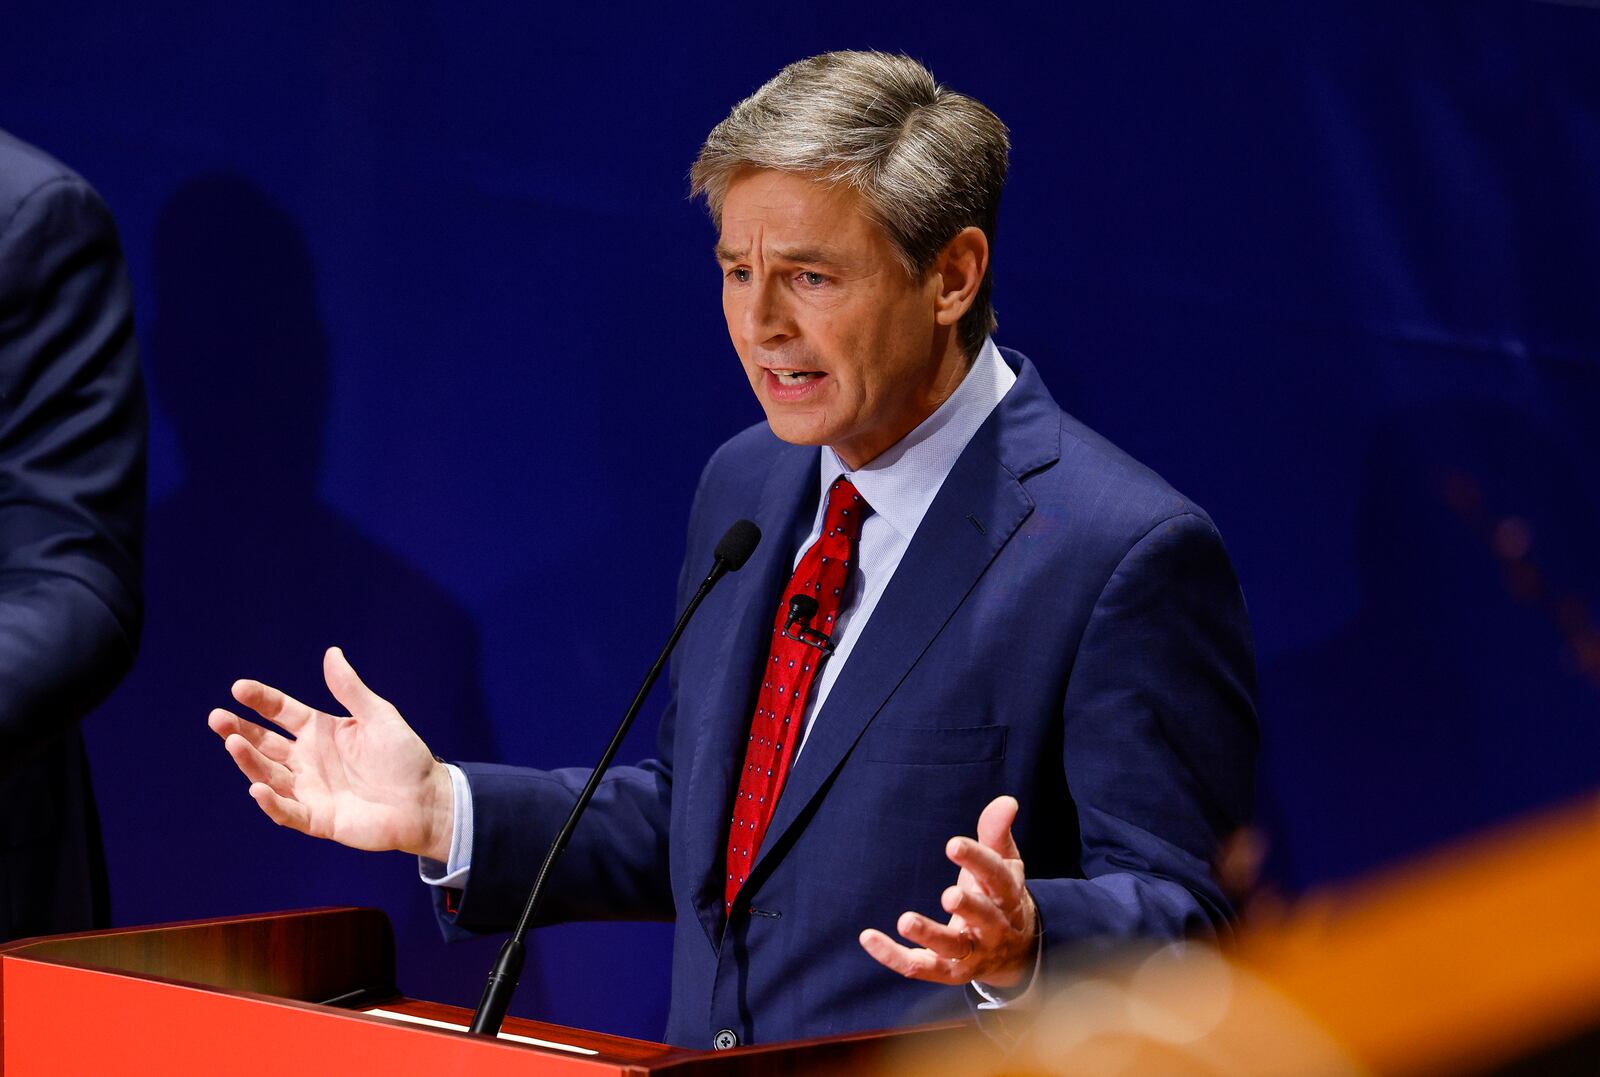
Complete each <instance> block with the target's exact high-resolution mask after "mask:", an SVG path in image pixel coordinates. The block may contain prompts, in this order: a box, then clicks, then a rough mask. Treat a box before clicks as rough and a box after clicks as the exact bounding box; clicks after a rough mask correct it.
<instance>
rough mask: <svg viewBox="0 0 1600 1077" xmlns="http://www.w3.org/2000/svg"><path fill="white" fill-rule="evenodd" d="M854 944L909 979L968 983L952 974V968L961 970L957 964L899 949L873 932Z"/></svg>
mask: <svg viewBox="0 0 1600 1077" xmlns="http://www.w3.org/2000/svg"><path fill="white" fill-rule="evenodd" d="M857 941H859V942H860V943H861V948H862V949H863V950H865V951H866V952H867V953H868V954H869V955H870V956H871V957H872V959H873V960H874V961H876V962H877V963H878V964H880V965H882V966H883V967H884V968H887V969H890V970H892V971H894V972H898V973H899V974H900V975H902V976H904V977H907V978H908V979H912V980H927V981H929V982H931V983H941V984H960V983H966V982H967V977H966V976H965V975H964V974H962V973H961V972H960V971H952V968H954V969H956V970H959V969H960V968H961V966H960V965H959V964H957V963H955V962H953V961H950V960H948V959H946V958H942V957H940V956H939V955H938V954H936V953H934V952H933V951H932V950H927V949H920V950H913V949H911V948H909V947H906V946H901V945H900V944H899V943H898V942H895V941H894V940H893V939H891V938H890V937H889V936H887V935H885V934H884V933H883V932H881V931H878V930H876V929H874V928H870V927H869V928H867V930H865V931H863V932H862V933H861V934H860V935H859V936H858V937H857Z"/></svg>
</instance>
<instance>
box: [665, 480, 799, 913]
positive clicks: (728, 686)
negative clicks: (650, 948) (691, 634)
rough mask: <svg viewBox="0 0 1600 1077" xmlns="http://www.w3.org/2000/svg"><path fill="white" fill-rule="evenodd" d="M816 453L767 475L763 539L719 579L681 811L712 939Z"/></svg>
mask: <svg viewBox="0 0 1600 1077" xmlns="http://www.w3.org/2000/svg"><path fill="white" fill-rule="evenodd" d="M817 455H818V454H817V450H809V451H806V450H796V451H790V452H785V453H783V454H781V455H780V457H779V460H778V463H777V464H776V465H775V466H774V467H773V468H772V470H771V472H770V473H769V474H768V477H767V480H766V483H765V486H764V488H763V490H762V495H761V500H760V504H759V506H758V507H757V510H756V513H755V521H756V525H757V526H758V527H760V528H761V534H762V541H761V544H760V545H759V546H758V547H757V548H756V552H755V554H754V555H753V556H752V557H751V559H750V561H749V562H748V563H747V564H746V565H745V566H744V568H743V569H742V570H740V571H739V572H738V573H737V574H735V575H734V577H733V579H731V580H729V581H727V584H725V585H724V586H727V585H728V584H731V585H732V586H733V588H734V595H733V600H732V602H731V603H730V605H729V607H728V608H729V609H730V611H731V623H730V624H729V625H728V626H727V628H726V629H724V630H723V641H722V643H721V645H720V647H719V648H718V650H717V653H716V657H715V660H714V663H713V664H712V667H711V675H710V684H711V685H712V688H711V689H710V691H709V692H708V693H707V700H708V702H707V703H706V705H705V710H704V711H703V712H701V713H698V714H696V715H695V716H694V717H693V719H692V720H693V721H694V722H695V724H696V729H697V735H696V738H695V747H694V752H693V755H692V760H691V764H690V772H689V788H688V798H687V806H686V812H685V822H686V823H687V826H686V828H685V829H686V830H687V834H688V839H687V841H685V842H684V843H683V847H684V855H685V865H684V866H685V872H686V874H685V876H684V877H685V878H688V879H693V880H695V881H696V890H695V893H694V906H695V914H696V916H697V917H698V918H699V920H700V923H701V925H702V926H703V927H704V928H705V932H706V937H707V938H708V939H709V940H710V941H711V943H712V945H716V944H717V942H718V940H719V939H720V938H721V935H722V898H723V881H722V877H721V875H720V871H721V863H722V856H723V853H724V851H725V850H724V847H725V846H726V844H727V841H728V813H729V810H730V807H731V805H732V803H733V787H734V779H735V776H736V774H737V772H738V769H739V763H740V761H741V760H742V759H743V758H744V741H745V738H746V737H747V736H748V735H749V732H750V712H751V708H752V707H754V706H755V682H756V677H757V672H758V668H759V667H760V665H761V661H762V659H763V658H765V657H766V654H767V648H768V645H769V642H770V640H769V637H770V635H771V632H772V619H773V617H774V616H776V614H777V606H776V603H777V601H778V596H779V593H780V590H781V589H782V587H783V585H784V582H785V581H786V580H788V578H789V574H790V572H791V569H792V566H791V562H792V561H793V560H794V552H795V550H796V548H798V546H799V544H800V543H801V542H803V541H804V540H805V537H806V535H807V534H808V533H809V532H810V529H811V524H812V522H813V519H814V517H815V515H816V506H817V497H818V489H817V483H818V479H817V474H818V472H817V467H818V465H817ZM686 717H688V716H686V715H685V716H681V717H680V721H681V720H684V718H686Z"/></svg>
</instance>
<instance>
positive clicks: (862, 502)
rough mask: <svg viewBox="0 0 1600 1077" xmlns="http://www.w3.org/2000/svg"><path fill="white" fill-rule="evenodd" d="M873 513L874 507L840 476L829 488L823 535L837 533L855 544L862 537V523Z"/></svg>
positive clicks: (823, 518)
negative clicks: (845, 536) (848, 537)
mask: <svg viewBox="0 0 1600 1077" xmlns="http://www.w3.org/2000/svg"><path fill="white" fill-rule="evenodd" d="M871 512H872V506H871V505H869V504H867V500H866V498H864V497H862V496H861V495H860V494H859V493H857V492H856V488H855V485H854V484H852V483H851V481H850V480H849V479H847V478H844V477H843V476H840V477H839V478H837V479H834V480H833V485H832V486H830V487H828V508H827V511H826V512H824V513H823V517H822V533H823V534H825V535H826V534H831V533H833V532H835V531H837V532H839V533H840V534H843V535H848V536H850V540H851V541H852V542H854V541H855V540H856V539H859V538H860V537H861V521H863V520H865V519H866V518H867V516H868V514H870V513H871Z"/></svg>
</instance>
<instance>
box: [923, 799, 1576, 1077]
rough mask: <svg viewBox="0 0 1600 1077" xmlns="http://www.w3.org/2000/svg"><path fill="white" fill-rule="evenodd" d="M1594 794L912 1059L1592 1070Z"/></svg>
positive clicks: (1092, 979)
mask: <svg viewBox="0 0 1600 1077" xmlns="http://www.w3.org/2000/svg"><path fill="white" fill-rule="evenodd" d="M1597 895H1600V799H1597V798H1588V799H1585V800H1584V801H1582V802H1580V803H1578V804H1576V805H1574V806H1571V807H1568V808H1565V809H1562V810H1559V811H1555V812H1551V813H1549V814H1545V815H1541V816H1538V817H1536V818H1533V819H1531V820H1527V821H1524V822H1521V823H1517V824H1513V825H1510V826H1507V827H1504V828H1500V829H1497V830H1495V831H1493V832H1491V833H1489V834H1487V835H1485V836H1483V837H1481V838H1478V839H1476V840H1473V841H1470V842H1466V843H1463V844H1460V845H1457V846H1453V847H1450V848H1447V849H1444V850H1441V851H1439V852H1436V853H1433V854H1431V855H1429V856H1427V857H1425V858H1423V859H1421V860H1418V861H1416V862H1413V863H1411V864H1408V865H1406V866H1403V867H1401V868H1397V869H1395V870H1392V871H1390V872H1386V873H1384V874H1382V875H1379V876H1376V877H1374V878H1372V879H1371V880H1368V881H1366V882H1363V883H1358V884H1353V885H1351V886H1350V887H1348V888H1346V889H1344V890H1342V891H1338V892H1334V893H1329V894H1327V895H1324V896H1316V897H1312V898H1310V899H1307V900H1305V901H1302V902H1300V903H1299V904H1298V905H1296V906H1295V907H1294V908H1292V909H1291V910H1289V911H1288V913H1287V914H1286V915H1285V916H1284V918H1283V919H1282V921H1281V922H1278V923H1274V924H1272V925H1270V926H1266V925H1263V926H1257V927H1253V928H1249V929H1246V930H1244V931H1243V932H1241V934H1240V936H1239V938H1238V940H1237V944H1236V945H1235V946H1233V947H1232V948H1230V949H1228V950H1225V951H1223V952H1220V953H1219V952H1218V951H1216V950H1214V949H1212V948H1210V947H1206V946H1201V945H1197V944H1177V945H1173V946H1167V947H1163V948H1161V949H1160V950H1157V951H1155V952H1154V953H1151V954H1146V955H1141V956H1139V957H1137V958H1127V957H1125V958H1123V959H1121V960H1119V961H1115V962H1112V963H1110V964H1107V965H1105V966H1102V967H1100V968H1098V969H1096V970H1094V971H1092V972H1091V971H1087V970H1086V972H1085V975H1084V976H1083V978H1081V979H1079V980H1078V981H1077V982H1075V983H1073V984H1072V985H1071V986H1069V987H1067V988H1066V989H1065V990H1063V991H1061V992H1059V993H1058V994H1056V995H1054V996H1053V997H1052V998H1051V999H1050V1000H1049V1001H1047V1002H1046V1003H1044V1005H1043V1007H1042V1010H1041V1012H1040V1014H1039V1017H1038V1020H1037V1022H1036V1023H1035V1024H1034V1025H1033V1026H1032V1028H1031V1030H1030V1031H1029V1032H1028V1033H1027V1034H1026V1036H1025V1038H1024V1039H1023V1040H1022V1041H1021V1042H1020V1043H1019V1044H1017V1046H1016V1047H1015V1049H1013V1050H1012V1051H1011V1052H1009V1053H1008V1054H1002V1053H1001V1052H1000V1051H999V1050H998V1049H997V1047H996V1046H995V1044H994V1042H993V1041H992V1040H989V1039H987V1038H986V1037H982V1036H974V1037H973V1038H972V1040H971V1041H970V1042H969V1043H968V1045H967V1047H966V1049H965V1050H964V1051H951V1050H950V1049H949V1048H948V1045H945V1046H943V1047H942V1048H941V1049H939V1050H938V1051H937V1052H928V1053H926V1054H918V1053H915V1052H908V1053H907V1054H905V1055H902V1056H900V1057H899V1058H897V1059H896V1060H895V1064H894V1065H893V1067H892V1071H893V1072H897V1073H917V1074H963V1075H983V1074H992V1075H995V1077H999V1075H1001V1074H1005V1075H1008V1077H1015V1075H1023V1074H1040V1075H1043V1074H1063V1075H1064V1074H1074V1075H1086V1074H1090V1075H1092V1074H1123V1073H1127V1074H1145V1073H1160V1074H1219V1075H1220V1074H1364V1073H1379V1074H1476V1073H1540V1074H1565V1073H1573V1074H1594V1073H1597V1072H1600V915H1597V912H1600V910H1597Z"/></svg>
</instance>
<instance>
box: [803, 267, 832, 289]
mask: <svg viewBox="0 0 1600 1077" xmlns="http://www.w3.org/2000/svg"><path fill="white" fill-rule="evenodd" d="M800 279H801V280H803V281H805V282H806V283H807V284H808V285H810V286H811V287H813V288H820V287H822V286H823V285H824V284H826V283H828V278H827V277H825V276H823V275H822V274H821V273H815V272H812V271H811V270H807V271H806V272H804V273H802V274H800Z"/></svg>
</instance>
